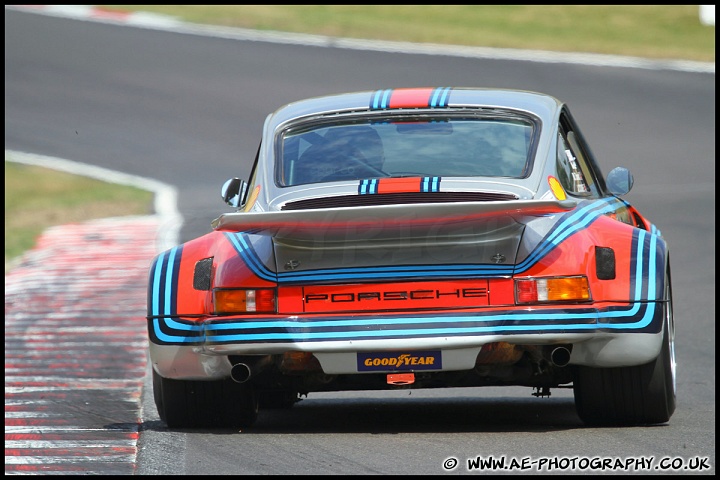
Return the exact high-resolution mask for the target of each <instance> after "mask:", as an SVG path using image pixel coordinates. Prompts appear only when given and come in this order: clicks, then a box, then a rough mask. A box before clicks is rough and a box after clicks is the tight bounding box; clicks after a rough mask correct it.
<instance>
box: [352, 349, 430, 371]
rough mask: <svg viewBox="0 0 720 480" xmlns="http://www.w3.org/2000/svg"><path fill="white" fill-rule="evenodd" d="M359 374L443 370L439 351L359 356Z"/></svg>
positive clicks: (379, 353) (381, 353)
mask: <svg viewBox="0 0 720 480" xmlns="http://www.w3.org/2000/svg"><path fill="white" fill-rule="evenodd" d="M357 368H358V372H387V371H416V370H440V369H442V355H441V352H440V351H439V350H427V351H420V352H378V353H366V352H359V353H358V354H357Z"/></svg>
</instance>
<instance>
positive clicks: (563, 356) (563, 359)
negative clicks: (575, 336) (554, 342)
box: [550, 347, 572, 367]
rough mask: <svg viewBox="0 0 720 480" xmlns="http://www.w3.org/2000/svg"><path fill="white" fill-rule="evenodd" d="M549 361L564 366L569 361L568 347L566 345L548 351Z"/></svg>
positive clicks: (557, 365)
mask: <svg viewBox="0 0 720 480" xmlns="http://www.w3.org/2000/svg"><path fill="white" fill-rule="evenodd" d="M570 348H572V347H570ZM550 362H551V363H552V364H553V365H555V366H556V367H564V366H566V365H567V364H568V363H570V349H569V348H567V347H555V348H553V349H552V350H551V351H550Z"/></svg>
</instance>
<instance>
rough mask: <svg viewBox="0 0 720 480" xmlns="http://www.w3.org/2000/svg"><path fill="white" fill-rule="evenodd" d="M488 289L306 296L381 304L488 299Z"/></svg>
mask: <svg viewBox="0 0 720 480" xmlns="http://www.w3.org/2000/svg"><path fill="white" fill-rule="evenodd" d="M487 294H488V291H487V288H455V289H448V290H439V289H438V290H398V291H384V292H377V291H376V292H357V293H355V292H342V293H310V294H306V295H305V303H311V302H332V303H349V302H365V301H371V302H381V301H395V300H401V301H402V300H436V299H442V298H453V297H454V298H480V297H486V296H487Z"/></svg>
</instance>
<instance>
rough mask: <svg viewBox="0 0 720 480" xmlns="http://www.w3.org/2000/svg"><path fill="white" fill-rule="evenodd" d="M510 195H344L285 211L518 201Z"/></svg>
mask: <svg viewBox="0 0 720 480" xmlns="http://www.w3.org/2000/svg"><path fill="white" fill-rule="evenodd" d="M518 198H519V197H518V196H517V195H513V194H510V193H488V192H434V193H426V192H418V193H383V194H377V195H342V196H337V197H323V198H309V199H307V200H298V201H297V202H288V203H286V204H285V205H283V207H282V209H283V210H313V209H317V208H339V207H364V206H374V205H402V204H413V203H456V202H498V201H509V200H518Z"/></svg>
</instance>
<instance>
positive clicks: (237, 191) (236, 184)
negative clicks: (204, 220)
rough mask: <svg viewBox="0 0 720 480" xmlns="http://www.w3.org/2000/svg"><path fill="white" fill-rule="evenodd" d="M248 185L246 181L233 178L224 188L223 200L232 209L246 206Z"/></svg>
mask: <svg viewBox="0 0 720 480" xmlns="http://www.w3.org/2000/svg"><path fill="white" fill-rule="evenodd" d="M247 189H248V184H247V182H246V181H245V180H240V179H239V178H231V179H230V180H228V181H227V182H225V184H224V185H223V186H222V191H221V192H220V195H221V196H222V199H223V200H224V201H225V203H227V204H228V205H230V206H231V207H235V208H240V207H242V206H243V205H245V194H246V193H247Z"/></svg>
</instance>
